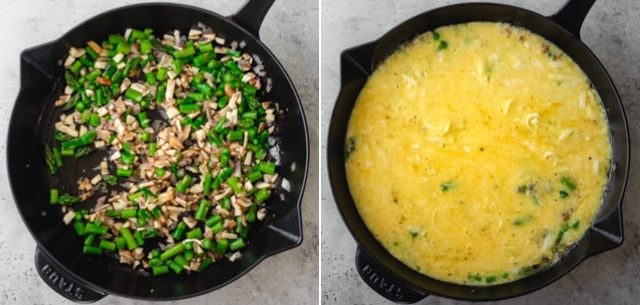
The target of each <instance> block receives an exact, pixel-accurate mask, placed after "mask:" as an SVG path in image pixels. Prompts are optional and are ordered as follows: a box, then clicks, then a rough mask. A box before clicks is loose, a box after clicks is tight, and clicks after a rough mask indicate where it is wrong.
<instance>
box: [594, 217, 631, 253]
mask: <svg viewBox="0 0 640 305" xmlns="http://www.w3.org/2000/svg"><path fill="white" fill-rule="evenodd" d="M589 231H590V233H591V234H590V236H589V239H590V244H589V252H588V255H589V256H594V255H596V254H599V253H602V252H605V251H609V250H611V249H614V248H616V247H618V246H620V245H621V244H622V242H623V241H624V234H623V226H622V213H621V212H620V208H619V207H617V208H616V209H615V210H613V211H612V212H611V213H610V214H609V215H608V216H607V217H605V218H604V219H601V220H598V221H596V223H594V224H593V226H591V228H590V229H589Z"/></svg>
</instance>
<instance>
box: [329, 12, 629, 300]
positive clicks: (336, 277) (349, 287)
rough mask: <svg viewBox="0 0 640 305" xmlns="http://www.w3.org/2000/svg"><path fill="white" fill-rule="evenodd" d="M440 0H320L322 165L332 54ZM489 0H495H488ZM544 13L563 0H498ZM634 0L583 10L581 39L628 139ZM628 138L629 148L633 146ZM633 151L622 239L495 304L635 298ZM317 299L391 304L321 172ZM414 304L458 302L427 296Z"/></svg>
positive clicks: (332, 92)
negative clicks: (368, 278)
mask: <svg viewBox="0 0 640 305" xmlns="http://www.w3.org/2000/svg"><path fill="white" fill-rule="evenodd" d="M457 2H458V1H446V0H431V1H420V0H405V1H384V0H376V1H366V0H354V1H338V0H322V5H321V27H322V36H321V46H322V55H321V56H322V57H321V62H322V68H321V75H322V79H321V80H322V94H321V96H322V99H321V109H322V110H321V125H322V134H321V138H322V139H323V140H322V149H321V152H322V153H321V154H322V155H321V159H322V170H323V173H324V172H325V171H326V135H327V129H328V123H329V119H330V116H331V111H332V109H333V105H334V103H335V98H336V96H337V94H338V90H339V82H340V74H339V71H340V70H339V67H340V66H339V55H340V52H341V51H342V50H344V49H346V48H349V47H352V46H356V45H359V44H362V43H364V42H367V41H370V40H373V39H376V38H378V37H379V36H380V35H382V34H383V33H385V32H386V31H388V30H389V29H391V28H392V27H394V26H395V25H397V24H399V23H400V22H402V21H404V20H406V19H408V18H409V17H412V16H414V15H417V14H419V13H420V12H423V11H427V10H430V9H433V8H436V7H440V6H443V5H447V4H453V3H457ZM494 2H495V1H494ZM498 2H503V3H508V4H512V5H516V6H520V7H524V8H527V9H530V10H533V11H536V12H539V13H542V14H543V15H550V14H552V13H554V12H555V11H556V10H558V9H559V8H560V7H561V6H562V5H563V3H564V1H559V0H555V1H554V0H542V1H533V0H509V1H498ZM639 17H640V1H636V0H620V1H597V2H596V4H595V6H594V7H593V8H592V10H591V12H590V13H589V15H588V16H587V19H586V21H585V24H584V27H583V29H582V39H583V41H584V42H585V43H586V44H587V45H588V46H589V47H590V48H591V50H592V51H593V52H594V53H595V54H596V56H598V57H599V59H600V60H601V61H602V64H603V65H604V66H605V67H606V68H607V69H608V71H609V74H610V75H611V77H612V78H613V81H614V82H615V84H616V86H617V88H618V91H619V93H620V96H621V97H622V100H623V102H624V106H625V109H626V113H627V118H628V120H629V128H630V130H631V140H632V142H633V143H638V136H639V131H640V125H639V123H640V120H639V119H640V103H639V100H638V99H639V98H640V61H639V59H640V32H638V18H639ZM635 148H636V146H634V147H633V148H632V151H635ZM637 156H638V154H634V155H632V160H631V161H632V168H631V174H630V180H629V184H628V187H627V193H626V196H625V202H624V208H623V210H624V229H625V238H626V239H625V242H624V244H623V245H622V246H621V247H620V248H617V249H615V250H613V251H610V252H606V253H603V254H600V255H598V256H595V257H592V258H590V259H588V260H586V261H585V262H584V263H582V264H581V265H580V266H578V268H576V269H575V270H573V271H572V272H571V273H569V274H568V275H567V276H565V277H563V278H562V279H560V280H559V281H557V282H556V283H554V284H552V285H550V286H548V287H546V288H543V289H541V290H539V291H536V292H534V293H531V294H528V295H526V296H523V297H519V298H515V299H511V300H507V301H501V302H496V303H498V304H532V305H533V304H536V305H537V304H638V303H639V301H638V297H639V296H640V229H639V228H638V226H639V225H640V208H638V206H637V203H636V200H637V198H638V196H639V195H640V194H639V192H638V188H637V186H638V183H639V182H640V181H639V179H640V178H639V177H638V173H639V172H638V170H639V169H640V168H639V167H640V162H639V161H640V160H639V158H638V157H637ZM321 183H322V194H321V206H322V208H321V219H322V226H321V231H322V238H321V241H322V242H321V248H322V254H321V257H322V265H321V266H322V267H321V283H322V284H321V290H322V293H321V300H322V303H323V304H327V305H328V304H392V303H390V302H388V301H386V300H385V299H384V298H382V297H381V296H379V295H378V294H376V293H375V292H373V290H371V289H370V288H369V287H368V286H367V285H366V284H364V282H362V280H361V279H360V277H359V276H358V274H357V272H356V270H355V269H354V253H355V249H356V244H355V242H354V240H353V238H352V237H351V235H350V234H349V232H348V231H347V229H346V227H345V225H344V224H343V222H342V220H341V218H340V215H339V213H338V211H337V210H336V207H335V203H334V201H333V197H332V194H331V189H330V187H329V185H328V178H327V176H326V175H323V176H322V178H321ZM421 304H465V302H459V301H452V300H448V299H444V298H439V297H428V298H427V299H425V300H424V301H422V302H421Z"/></svg>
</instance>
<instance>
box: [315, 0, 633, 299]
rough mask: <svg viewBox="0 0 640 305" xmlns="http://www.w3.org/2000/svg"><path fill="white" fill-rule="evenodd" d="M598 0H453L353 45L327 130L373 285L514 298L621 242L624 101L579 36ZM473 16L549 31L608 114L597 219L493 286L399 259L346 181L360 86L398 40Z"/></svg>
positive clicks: (350, 222) (336, 178)
mask: <svg viewBox="0 0 640 305" xmlns="http://www.w3.org/2000/svg"><path fill="white" fill-rule="evenodd" d="M594 2H595V0H570V1H568V3H567V4H566V5H565V6H564V7H563V8H562V9H561V10H560V11H559V12H558V13H556V14H554V15H553V16H550V17H545V16H542V15H540V14H538V13H535V12H532V11H528V10H525V9H522V8H518V7H513V6H508V5H500V4H488V3H468V4H459V5H451V6H446V7H442V8H438V9H435V10H431V11H428V12H425V13H422V14H420V15H418V16H416V17H413V18H411V19H409V20H407V21H405V22H403V23H402V24H400V25H398V26H397V27H395V28H393V29H392V30H391V31H389V32H387V33H386V34H384V35H383V36H382V37H381V38H380V39H378V40H376V41H373V42H369V43H367V44H364V45H361V46H357V47H354V48H351V49H348V50H346V51H344V52H343V53H342V56H341V77H342V87H341V90H340V94H339V96H338V99H337V102H336V105H335V108H334V110H333V114H332V117H331V122H330V126H329V137H328V148H327V150H328V166H329V177H330V183H331V188H332V190H333V194H334V198H335V201H336V205H337V206H338V210H339V211H340V214H341V215H342V218H343V220H344V222H345V223H346V225H347V227H348V229H349V231H350V232H351V234H352V235H353V237H354V238H355V239H356V241H357V243H358V249H357V251H356V268H357V270H358V272H359V273H360V276H361V277H362V279H363V280H364V281H365V282H366V283H367V284H368V285H369V286H370V287H371V288H372V289H374V290H375V291H376V292H378V293H379V294H380V295H382V296H384V297H385V298H387V299H389V300H391V301H394V302H396V303H414V302H417V301H419V300H421V299H423V298H425V297H426V296H428V295H429V294H434V295H439V296H444V297H448V298H453V299H463V300H471V301H488V300H498V299H505V298H511V297H515V296H519V295H522V294H526V293H529V292H532V291H535V290H537V289H540V288H542V287H544V286H546V285H548V284H550V283H552V282H553V281H555V280H557V279H559V278H560V277H562V276H563V275H565V274H566V273H568V272H569V271H571V269H573V268H574V267H575V266H577V265H578V264H579V263H580V262H582V261H583V260H585V259H586V258H588V257H590V256H593V255H595V254H598V253H601V252H604V251H607V250H611V249H613V248H616V247H618V246H619V245H620V244H622V240H623V234H622V215H621V205H622V198H623V195H624V190H625V186H626V183H627V174H628V172H629V154H630V151H629V146H630V145H629V130H628V127H627V121H626V118H625V115H624V109H623V107H622V102H621V101H620V97H619V96H618V93H617V91H616V88H615V86H614V85H613V82H612V81H611V78H610V77H609V75H608V74H607V72H606V70H605V69H604V67H603V66H602V64H601V63H600V61H598V59H597V58H596V57H595V56H594V55H593V53H592V52H591V51H590V50H589V48H587V46H585V45H584V44H583V43H582V41H580V28H581V26H582V22H583V20H584V18H585V17H586V15H587V13H588V11H589V9H590V8H591V6H592V5H593V3H594ZM471 21H495V22H498V21H499V22H507V23H511V24H514V25H517V26H520V27H523V28H526V29H529V30H531V31H532V32H534V33H537V34H539V35H541V36H542V37H545V38H546V39H548V40H549V41H551V42H553V43H554V44H556V45H557V46H558V47H560V48H561V49H562V50H564V51H565V52H566V53H567V54H568V55H569V56H571V58H573V59H574V60H575V61H576V62H577V63H578V65H579V66H580V67H581V68H582V69H583V70H584V72H585V73H586V75H587V76H588V77H589V79H590V81H591V83H592V84H593V86H594V87H595V88H596V90H597V91H598V93H599V94H600V97H601V98H602V101H603V103H604V106H605V108H606V113H607V117H608V121H609V127H610V136H611V144H612V152H613V153H612V160H613V161H612V162H613V164H612V166H611V171H610V173H609V183H608V189H607V192H606V194H605V197H604V201H603V205H602V208H601V210H600V212H599V214H598V216H597V218H596V220H595V223H594V224H593V225H592V226H591V228H590V229H589V230H588V231H587V233H586V234H585V236H584V237H583V238H582V239H581V241H580V242H579V243H578V244H577V245H576V246H575V248H573V250H571V251H570V252H569V253H567V254H566V255H565V256H564V257H563V258H562V259H561V260H560V261H558V262H557V263H555V264H553V265H551V266H549V267H548V268H546V269H544V270H541V271H539V272H537V273H535V274H533V275H531V276H529V277H525V278H523V279H520V280H517V281H514V282H511V283H506V284H500V285H494V286H487V287H472V286H465V285H457V284H451V283H446V282H442V281H439V280H436V279H433V278H430V277H427V276H425V275H422V274H420V273H418V272H416V271H414V270H412V269H410V268H408V267H407V266H405V265H404V264H403V263H401V262H400V261H398V260H397V259H395V258H394V257H393V256H391V254H389V252H387V251H386V250H385V249H384V248H383V247H382V245H381V244H380V243H379V242H378V241H377V240H376V239H375V238H374V236H373V235H372V234H371V233H370V232H369V231H368V230H367V228H366V226H365V224H364V223H363V221H362V219H361V218H360V215H359V214H358V211H357V209H356V207H355V205H354V203H353V199H352V198H351V194H350V193H349V189H348V187H347V180H346V176H345V168H344V148H345V147H344V143H345V133H346V127H347V122H348V120H349V116H350V114H351V111H352V109H353V105H354V103H355V100H356V98H357V96H358V94H359V93H360V90H361V88H362V87H363V85H364V83H365V82H366V80H367V77H368V76H369V75H370V74H371V73H372V71H373V70H374V69H375V68H376V66H377V65H378V64H379V63H380V62H381V61H382V60H384V58H385V57H386V56H388V55H389V54H390V53H392V52H393V51H394V50H396V49H397V48H398V47H399V46H400V45H402V44H403V43H405V42H406V41H408V40H410V39H411V38H413V37H415V36H416V35H418V34H421V33H424V32H427V31H430V30H433V29H435V28H437V27H440V26H444V25H449V24H458V23H465V22H471Z"/></svg>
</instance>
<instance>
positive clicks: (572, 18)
mask: <svg viewBox="0 0 640 305" xmlns="http://www.w3.org/2000/svg"><path fill="white" fill-rule="evenodd" d="M595 2H596V0H569V1H568V2H567V3H566V4H565V5H564V7H562V8H561V9H560V10H559V11H558V12H557V13H555V14H553V15H552V16H551V19H552V20H553V21H555V22H556V23H557V24H559V25H560V26H562V27H563V28H565V29H566V30H567V31H569V32H571V34H573V35H575V36H576V37H577V38H578V39H580V28H582V23H583V22H584V19H585V18H586V17H587V14H588V13H589V10H590V9H591V7H592V6H593V4H594V3H595Z"/></svg>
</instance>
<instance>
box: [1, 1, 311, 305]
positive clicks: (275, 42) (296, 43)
mask: <svg viewBox="0 0 640 305" xmlns="http://www.w3.org/2000/svg"><path fill="white" fill-rule="evenodd" d="M145 2H146V1H145ZM174 2H182V3H185V4H191V5H195V6H199V7H203V8H206V9H209V10H212V11H216V12H219V13H222V14H223V15H229V14H231V13H233V12H234V11H235V10H236V9H238V8H239V7H240V6H241V5H242V3H243V2H244V1H243V0H224V1H221V0H218V1H206V0H188V1H174ZM132 3H134V1H123V0H111V1H94V0H92V1H65V0H48V1H44V0H43V1H7V2H3V5H1V6H0V28H2V29H3V31H4V35H3V37H4V39H3V41H4V43H3V44H2V48H1V49H0V76H1V79H3V80H4V81H3V82H2V83H0V129H1V130H3V132H2V133H0V159H1V160H0V164H1V165H0V210H2V213H0V265H1V266H2V267H0V270H1V273H2V277H0V304H71V303H70V302H68V301H66V299H64V298H63V297H61V296H59V295H57V294H56V293H54V292H53V290H51V289H50V288H49V287H48V286H47V285H46V284H45V283H44V282H43V281H42V280H41V279H40V278H39V277H38V275H37V274H36V271H35V269H34V263H33V255H34V249H35V243H34V241H33V238H32V237H31V235H30V234H29V233H28V232H27V229H26V227H25V226H24V225H23V223H22V221H21V219H20V217H19V216H18V212H17V210H16V208H15V205H14V202H13V199H12V197H11V192H10V189H9V184H8V179H7V174H6V170H5V166H4V165H5V164H6V160H5V148H6V145H5V143H6V129H7V126H8V123H9V117H10V114H11V109H12V108H13V103H14V101H15V98H16V96H17V94H18V89H19V62H18V58H19V53H20V51H22V50H23V49H25V48H28V47H31V46H35V45H38V44H41V43H44V42H47V41H50V40H53V39H56V38H58V37H59V36H61V35H62V34H63V33H65V32H66V31H68V30H69V29H71V27H73V26H75V25H76V24H78V23H80V22H82V21H83V20H85V19H87V18H89V17H92V16H94V15H96V14H99V13H101V12H103V11H106V10H108V9H112V8H116V7H119V6H123V5H126V4H132ZM317 12H318V2H317V1H315V0H304V1H295V0H288V1H287V0H278V1H276V3H275V4H274V5H273V7H272V8H271V11H270V12H269V14H268V15H267V17H266V19H265V21H264V23H263V26H262V30H261V37H262V40H263V41H264V42H265V44H266V45H267V46H269V48H270V49H271V51H273V53H275V55H276V56H277V57H278V59H279V60H280V62H281V63H282V64H283V65H284V67H285V69H286V70H287V72H288V73H289V75H290V76H291V78H292V79H293V82H294V83H295V85H296V87H297V89H298V92H299V94H300V96H301V98H302V101H303V104H304V108H305V112H306V116H307V122H308V126H309V134H310V138H311V151H310V155H311V162H310V164H309V169H310V170H309V179H308V180H307V188H306V192H305V195H304V201H303V211H302V212H303V220H304V241H303V243H302V245H301V246H299V247H297V248H295V249H293V250H290V251H287V252H284V253H281V254H278V255H276V256H273V257H270V258H268V259H266V260H265V261H263V262H262V263H260V264H259V265H258V266H257V267H256V268H255V269H253V270H252V271H251V272H249V273H248V274H247V275H245V276H243V277H242V278H240V279H239V280H237V281H235V282H234V283H232V284H231V285H228V286H226V287H224V288H222V289H219V290H217V291H215V292H212V293H208V294H205V295H203V296H199V297H196V298H192V299H188V300H184V301H180V302H169V303H167V302H163V303H162V304H178V303H179V304H194V305H195V304H213V303H215V304H243V305H245V304H277V305H282V304H316V303H317V299H318V178H317V177H318V160H317V156H318V69H317V66H316V63H317V61H318V48H317V45H318V43H317V42H318V14H317ZM96 304H101V305H116V304H152V302H145V301H133V300H130V299H125V298H121V297H116V296H107V297H105V298H104V299H102V300H101V301H99V302H98V303H96Z"/></svg>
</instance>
